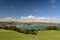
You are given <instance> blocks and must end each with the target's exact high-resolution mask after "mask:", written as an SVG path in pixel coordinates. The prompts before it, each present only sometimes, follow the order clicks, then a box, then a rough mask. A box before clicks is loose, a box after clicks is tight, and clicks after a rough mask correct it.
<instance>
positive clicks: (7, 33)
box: [0, 29, 60, 40]
mask: <svg viewBox="0 0 60 40" xmlns="http://www.w3.org/2000/svg"><path fill="white" fill-rule="evenodd" d="M0 40H60V31H56V30H49V31H48V30H44V31H38V33H37V35H32V34H24V33H19V32H16V31H12V30H4V29H0Z"/></svg>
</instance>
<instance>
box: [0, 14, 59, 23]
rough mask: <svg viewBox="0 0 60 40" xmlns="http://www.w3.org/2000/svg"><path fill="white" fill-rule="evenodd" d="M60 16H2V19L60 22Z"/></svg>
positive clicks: (0, 19)
mask: <svg viewBox="0 0 60 40" xmlns="http://www.w3.org/2000/svg"><path fill="white" fill-rule="evenodd" d="M59 18H60V17H36V16H32V15H30V16H23V17H20V18H16V17H6V18H0V22H1V21H18V22H57V23H59V22H60V19H59Z"/></svg>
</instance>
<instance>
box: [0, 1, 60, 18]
mask: <svg viewBox="0 0 60 40" xmlns="http://www.w3.org/2000/svg"><path fill="white" fill-rule="evenodd" d="M12 16H13V17H16V18H21V17H22V16H24V17H26V16H27V17H29V16H32V17H33V16H34V17H44V18H45V17H60V0H0V18H4V17H8V18H9V17H12Z"/></svg>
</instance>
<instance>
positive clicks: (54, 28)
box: [46, 26, 58, 30]
mask: <svg viewBox="0 0 60 40" xmlns="http://www.w3.org/2000/svg"><path fill="white" fill-rule="evenodd" d="M57 29H58V28H57V27H56V26H48V27H46V30H57Z"/></svg>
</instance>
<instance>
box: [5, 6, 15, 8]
mask: <svg viewBox="0 0 60 40" xmlns="http://www.w3.org/2000/svg"><path fill="white" fill-rule="evenodd" d="M6 8H15V7H14V6H6Z"/></svg>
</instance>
